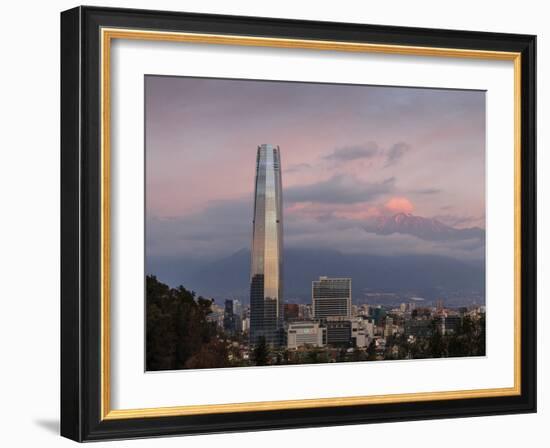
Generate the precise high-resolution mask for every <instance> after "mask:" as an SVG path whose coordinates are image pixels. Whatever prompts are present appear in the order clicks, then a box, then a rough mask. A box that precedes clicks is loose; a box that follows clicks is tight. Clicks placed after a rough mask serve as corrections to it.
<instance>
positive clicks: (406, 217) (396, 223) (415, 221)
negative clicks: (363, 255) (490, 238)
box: [365, 213, 485, 241]
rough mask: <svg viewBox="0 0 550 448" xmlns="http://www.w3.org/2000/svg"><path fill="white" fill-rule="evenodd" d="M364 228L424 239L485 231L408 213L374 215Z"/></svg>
mask: <svg viewBox="0 0 550 448" xmlns="http://www.w3.org/2000/svg"><path fill="white" fill-rule="evenodd" d="M365 230H366V231H368V232H373V233H376V234H378V235H391V234H393V233H402V234H408V235H413V236H416V237H418V238H420V239H423V240H426V241H457V240H470V239H478V240H483V239H484V238H485V231H484V230H483V229H481V228H479V227H469V228H455V227H451V226H449V225H447V224H444V223H442V222H441V221H439V220H437V219H435V218H424V217H422V216H415V215H412V214H410V213H397V214H395V215H392V216H379V217H376V218H374V219H372V220H370V222H368V223H367V224H366V225H365Z"/></svg>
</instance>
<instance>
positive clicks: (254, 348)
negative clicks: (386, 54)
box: [144, 75, 486, 371]
mask: <svg viewBox="0 0 550 448" xmlns="http://www.w3.org/2000/svg"><path fill="white" fill-rule="evenodd" d="M144 94H145V179H146V182H145V184H146V187H145V189H146V191H145V197H146V199H145V223H146V226H145V228H146V231H145V277H146V278H145V282H146V322H145V325H146V341H145V345H146V347H145V349H146V366H145V368H146V370H147V371H162V370H179V369H204V368H226V367H255V366H282V365H296V364H319V363H327V364H330V363H340V362H376V361H384V360H385V361H388V360H411V361H413V360H416V359H424V358H451V357H471V356H485V314H486V307H485V207H486V203H485V168H486V166H485V150H486V146H485V145H486V142H485V140H486V131H485V116H486V105H485V100H486V98H485V91H480V90H455V89H436V88H415V87H400V86H375V85H349V84H328V83H312V82H289V81H271V80H247V79H218V78H197V77H176V76H158V75H146V76H145V93H144ZM442 362H444V361H442Z"/></svg>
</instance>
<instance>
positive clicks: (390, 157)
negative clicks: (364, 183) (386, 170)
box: [385, 142, 411, 167]
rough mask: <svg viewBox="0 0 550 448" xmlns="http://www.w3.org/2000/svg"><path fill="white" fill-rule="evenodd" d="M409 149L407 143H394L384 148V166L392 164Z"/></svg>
mask: <svg viewBox="0 0 550 448" xmlns="http://www.w3.org/2000/svg"><path fill="white" fill-rule="evenodd" d="M410 149H411V147H410V145H408V144H407V143H403V142H400V143H395V144H394V145H392V146H391V147H390V148H389V149H388V150H386V152H385V154H386V165H385V167H388V166H391V165H394V164H395V163H397V161H398V160H399V159H401V158H402V157H403V156H404V155H405V154H406V153H407V152H409V151H410Z"/></svg>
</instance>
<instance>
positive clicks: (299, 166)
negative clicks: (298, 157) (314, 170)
mask: <svg viewBox="0 0 550 448" xmlns="http://www.w3.org/2000/svg"><path fill="white" fill-rule="evenodd" d="M310 168H311V165H310V164H309V163H296V164H294V165H290V166H289V167H287V168H286V169H285V170H284V172H285V174H287V173H298V172H300V171H304V170H309V169H310Z"/></svg>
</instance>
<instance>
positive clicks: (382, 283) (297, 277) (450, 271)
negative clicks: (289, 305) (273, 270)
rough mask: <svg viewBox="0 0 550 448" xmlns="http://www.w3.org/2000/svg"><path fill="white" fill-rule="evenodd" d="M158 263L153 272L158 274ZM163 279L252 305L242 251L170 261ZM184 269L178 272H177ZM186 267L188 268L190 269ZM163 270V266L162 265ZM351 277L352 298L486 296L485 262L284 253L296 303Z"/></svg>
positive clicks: (289, 296) (290, 296)
mask: <svg viewBox="0 0 550 448" xmlns="http://www.w3.org/2000/svg"><path fill="white" fill-rule="evenodd" d="M155 264H156V263H151V265H150V266H149V267H148V272H149V273H153V274H154V273H156V272H158V270H157V269H156V267H155ZM170 264H171V266H172V267H173V269H172V270H170V271H167V270H163V272H164V277H163V276H159V280H160V281H163V282H167V283H169V284H171V285H172V286H176V285H179V284H182V285H183V286H184V287H186V288H187V289H191V290H194V291H195V292H196V293H197V294H199V295H203V296H207V297H214V298H215V299H217V301H218V302H220V301H221V300H223V299H225V298H239V299H241V300H242V301H243V302H245V303H247V302H248V295H249V272H250V251H249V250H247V249H242V250H240V251H238V252H236V253H234V254H232V255H230V256H228V257H225V258H222V259H220V260H217V261H214V262H210V263H206V264H203V265H202V266H201V267H199V268H197V269H192V268H191V267H190V266H191V264H189V263H186V262H185V261H184V260H182V261H180V262H178V261H177V260H171V262H170ZM177 266H179V268H177ZM186 266H188V267H187V268H186ZM159 267H160V265H159ZM322 275H326V276H329V277H351V278H352V289H353V297H354V300H355V298H360V297H361V296H362V295H363V293H365V292H373V291H375V292H393V293H398V294H399V293H403V294H409V295H419V296H421V297H425V298H427V299H435V298H437V297H440V296H441V295H442V294H447V293H449V292H457V291H461V292H471V291H475V292H476V293H479V294H483V291H484V284H485V268H484V264H483V263H481V262H477V263H473V262H471V263H470V262H464V261H460V260H455V259H453V258H447V257H442V256H436V255H403V256H379V255H370V254H347V253H346V254H345V253H341V252H338V251H332V250H316V249H285V251H284V294H285V299H286V300H288V301H291V302H298V303H309V302H310V300H311V282H312V280H315V279H317V278H318V277H319V276H322Z"/></svg>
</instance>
